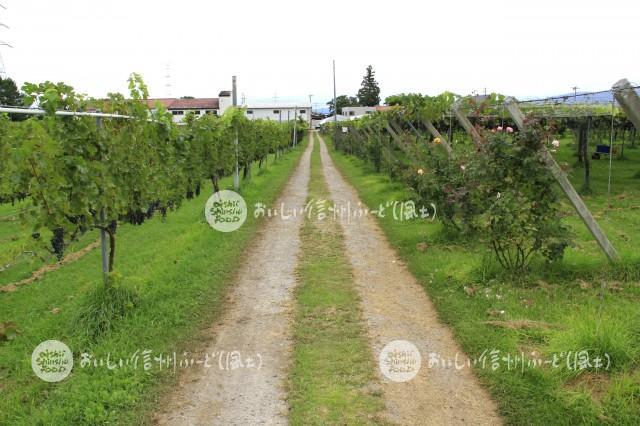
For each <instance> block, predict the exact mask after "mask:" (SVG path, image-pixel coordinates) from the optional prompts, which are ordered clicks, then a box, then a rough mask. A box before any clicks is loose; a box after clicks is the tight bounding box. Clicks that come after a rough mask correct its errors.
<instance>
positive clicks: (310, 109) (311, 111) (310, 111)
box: [309, 95, 313, 130]
mask: <svg viewBox="0 0 640 426" xmlns="http://www.w3.org/2000/svg"><path fill="white" fill-rule="evenodd" d="M311 98H313V95H309V130H311V121H312V120H313V117H312V114H313V102H311Z"/></svg>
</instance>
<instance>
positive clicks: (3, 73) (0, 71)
mask: <svg viewBox="0 0 640 426" xmlns="http://www.w3.org/2000/svg"><path fill="white" fill-rule="evenodd" d="M0 8H2V9H4V10H7V8H6V6H5V5H3V4H2V3H0ZM0 27H4V28H6V29H9V26H8V25H7V24H5V23H3V22H0ZM0 46H7V47H8V48H10V49H12V48H13V46H11V45H10V44H9V43H7V42H6V41H2V40H0ZM0 78H7V70H6V69H5V67H4V60H3V59H2V53H0Z"/></svg>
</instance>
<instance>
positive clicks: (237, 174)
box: [231, 75, 240, 191]
mask: <svg viewBox="0 0 640 426" xmlns="http://www.w3.org/2000/svg"><path fill="white" fill-rule="evenodd" d="M237 91H238V88H237V87H236V76H235V75H234V76H233V77H231V101H232V105H233V107H234V108H235V107H236V106H238V95H237ZM235 130H236V138H235V141H234V144H235V146H236V171H235V173H234V174H233V189H234V190H235V191H238V190H239V189H240V152H239V147H238V145H239V143H238V128H237V127H236V129H235Z"/></svg>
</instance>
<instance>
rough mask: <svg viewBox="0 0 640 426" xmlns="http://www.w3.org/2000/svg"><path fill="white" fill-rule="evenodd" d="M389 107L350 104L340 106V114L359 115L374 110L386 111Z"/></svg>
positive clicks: (371, 112) (370, 112)
mask: <svg viewBox="0 0 640 426" xmlns="http://www.w3.org/2000/svg"><path fill="white" fill-rule="evenodd" d="M389 108H390V107H388V106H385V105H382V106H372V107H370V106H350V107H343V108H342V115H344V116H347V117H360V116H362V115H368V114H373V113H374V112H376V111H387V110H388V109H389Z"/></svg>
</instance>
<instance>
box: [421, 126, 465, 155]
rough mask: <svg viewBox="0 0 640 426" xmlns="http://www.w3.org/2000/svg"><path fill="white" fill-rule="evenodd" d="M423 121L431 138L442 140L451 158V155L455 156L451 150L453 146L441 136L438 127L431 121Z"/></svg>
mask: <svg viewBox="0 0 640 426" xmlns="http://www.w3.org/2000/svg"><path fill="white" fill-rule="evenodd" d="M421 121H422V124H423V125H424V127H426V128H427V130H428V131H429V133H431V136H433V137H434V138H438V139H440V143H441V144H442V146H443V147H444V149H446V150H447V153H448V154H449V156H451V154H453V149H452V148H451V144H450V143H449V141H448V140H447V138H445V137H444V136H442V135H441V134H440V132H439V131H438V129H436V127H435V126H434V125H433V124H432V123H431V121H429V120H427V119H422V120H421ZM474 130H475V129H474Z"/></svg>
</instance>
